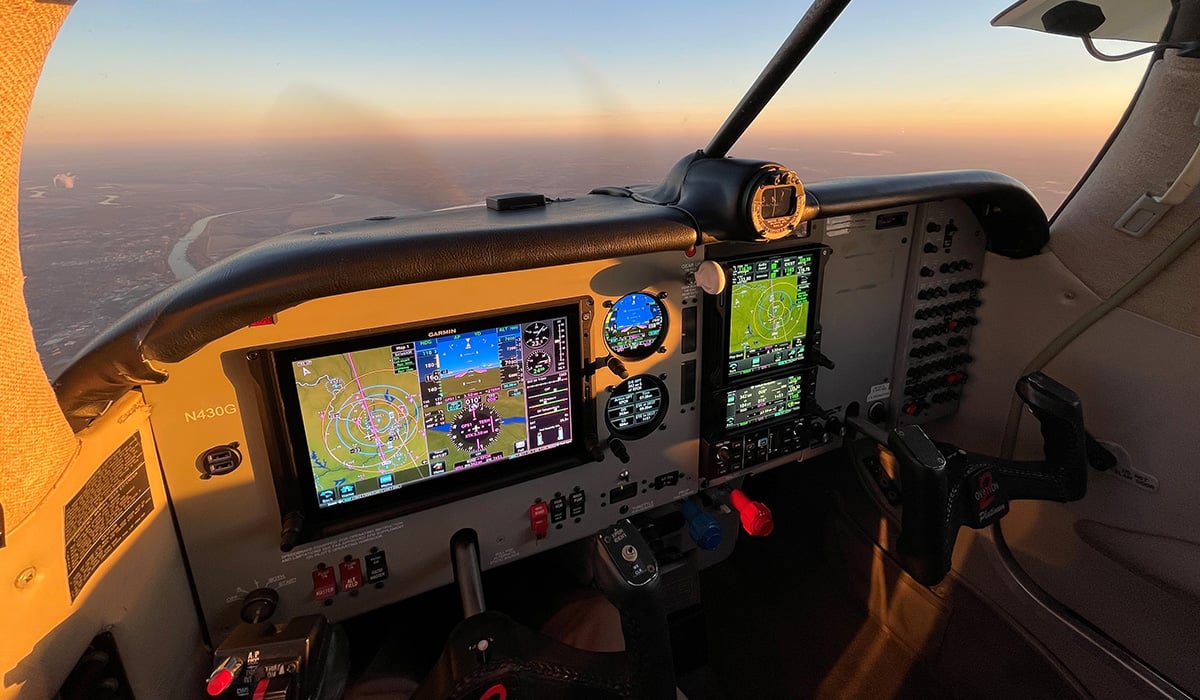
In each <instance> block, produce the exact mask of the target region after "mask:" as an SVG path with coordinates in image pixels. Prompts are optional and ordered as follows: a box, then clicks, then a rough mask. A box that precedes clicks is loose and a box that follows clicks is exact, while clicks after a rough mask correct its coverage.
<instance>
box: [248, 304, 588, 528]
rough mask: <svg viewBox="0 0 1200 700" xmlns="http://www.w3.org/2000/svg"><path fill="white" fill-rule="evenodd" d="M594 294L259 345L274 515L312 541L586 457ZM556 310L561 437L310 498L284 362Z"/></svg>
mask: <svg viewBox="0 0 1200 700" xmlns="http://www.w3.org/2000/svg"><path fill="white" fill-rule="evenodd" d="M593 305H594V302H593V301H592V299H591V298H590V297H577V298H574V299H566V300H559V301H555V302H550V303H548V304H538V305H534V306H522V307H515V308H509V309H504V310H499V311H488V312H486V313H479V314H470V315H464V316H455V317H450V318H443V319H438V320H437V321H436V322H433V323H430V322H428V321H424V322H420V323H415V324H405V325H401V326H395V327H390V328H386V329H372V330H371V331H369V332H367V333H364V334H355V335H352V336H334V337H327V338H321V339H315V340H307V341H305V342H303V343H298V344H289V345H283V346H274V347H271V348H264V349H263V350H261V351H260V352H258V353H257V354H258V356H259V358H260V359H259V361H260V362H261V363H263V364H264V365H265V366H263V367H261V368H260V372H259V376H260V377H261V378H262V379H263V380H265V381H264V384H265V385H266V386H265V390H266V391H265V394H266V398H267V399H268V400H267V401H266V402H265V403H266V404H267V405H266V408H267V409H268V413H269V414H270V415H269V416H268V418H270V421H269V423H273V424H274V427H275V430H274V431H273V432H272V433H271V434H274V435H278V436H279V443H280V444H279V445H278V449H277V450H275V452H276V455H277V458H276V459H273V460H272V465H271V466H272V471H273V473H274V476H275V488H276V497H277V499H278V501H279V506H280V518H281V522H283V521H286V520H287V519H288V518H289V516H294V515H295V514H297V513H298V514H299V515H300V516H301V518H302V522H303V526H302V528H301V534H300V537H299V541H300V542H306V541H312V540H315V539H320V538H322V537H327V536H330V535H334V534H337V533H339V532H345V531H347V530H351V529H354V528H357V527H363V526H366V525H370V524H372V523H376V522H379V521H381V520H386V519H389V518H394V517H397V516H401V515H407V514H409V513H414V512H417V511H420V510H425V509H428V508H433V507H436V506H439V505H443V504H446V503H450V502H453V501H457V500H460V499H463V498H469V497H471V496H475V495H479V494H481V493H485V492H487V491H490V490H492V489H496V488H501V487H504V486H509V485H512V484H516V483H520V482H522V481H526V480H528V479H533V478H537V477H539V476H544V475H546V474H551V473H554V472H556V471H560V470H562V469H568V468H571V467H575V466H578V465H580V464H583V463H585V462H587V461H591V460H592V456H591V453H590V452H589V450H588V449H587V448H586V445H587V444H589V443H594V442H595V440H596V427H595V418H594V407H593V406H592V402H591V398H590V397H591V385H590V380H589V375H588V372H587V367H588V365H589V363H590V361H591V323H590V321H591V319H592V317H593V315H594V314H593V313H592V308H593ZM556 317H565V318H566V319H567V332H568V335H569V340H570V342H569V344H568V361H569V369H570V393H571V402H572V416H571V434H572V440H571V441H570V442H568V443H566V444H564V445H560V446H558V447H554V448H551V449H548V450H545V451H542V452H535V453H532V454H528V455H525V456H523V457H521V458H519V459H516V460H513V459H502V460H497V461H495V462H490V463H488V464H482V465H480V466H478V467H473V468H471V469H467V470H464V471H462V472H456V473H447V474H444V475H441V476H438V477H436V478H432V479H425V480H422V481H417V482H410V483H409V484H408V485H405V486H402V487H400V488H396V489H393V490H390V491H385V492H381V493H375V494H373V495H371V496H369V497H366V498H360V499H355V500H352V501H348V502H345V503H339V504H337V505H334V506H328V507H325V508H322V507H320V506H319V505H318V500H317V489H316V484H315V482H314V481H313V478H312V473H311V466H310V463H309V461H308V447H307V440H306V434H305V432H304V424H303V417H302V415H301V414H300V412H299V408H298V407H299V396H298V393H297V392H296V388H295V376H294V375H293V374H292V363H293V362H294V361H296V360H304V359H309V358H315V357H324V356H328V355H336V354H340V353H345V352H353V351H356V350H365V349H369V348H375V347H381V346H384V345H396V344H399V343H404V342H411V341H415V340H424V339H428V338H430V337H435V336H437V335H443V334H446V333H445V331H447V330H449V329H453V332H455V333H469V332H471V331H476V330H482V329H487V328H495V327H500V326H507V325H513V324H520V323H528V322H530V321H539V320H547V319H552V318H556Z"/></svg>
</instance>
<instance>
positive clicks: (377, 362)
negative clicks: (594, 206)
mask: <svg viewBox="0 0 1200 700" xmlns="http://www.w3.org/2000/svg"><path fill="white" fill-rule="evenodd" d="M584 304H586V305H588V306H590V304H591V301H590V300H586V301H585V300H576V301H575V302H574V303H569V304H565V305H556V306H553V307H541V308H539V309H525V310H517V311H514V312H511V313H503V314H490V315H488V316H484V317H475V318H465V319H448V320H444V321H441V322H439V323H438V324H437V326H435V327H428V326H426V327H421V328H411V329H398V330H395V331H391V332H385V333H378V334H372V335H370V336H365V337H358V338H351V339H342V340H333V341H329V342H321V343H316V344H307V345H304V346H300V347H289V348H284V349H277V350H273V351H271V352H269V353H268V355H269V356H270V361H271V362H272V364H273V366H274V378H275V380H276V387H277V389H276V390H277V396H278V401H277V404H278V406H277V408H278V409H279V412H280V419H281V422H282V424H283V425H284V426H285V427H286V432H287V434H288V438H289V447H290V450H289V456H290V459H284V460H277V461H281V462H282V464H283V466H285V468H284V469H282V470H279V469H277V470H276V471H277V473H279V474H281V475H282V477H283V479H282V482H281V486H282V488H281V489H277V490H280V491H281V495H280V501H281V506H282V505H283V503H284V500H285V499H284V497H283V495H282V494H283V493H290V494H291V496H292V499H291V501H292V502H290V503H289V505H288V506H285V507H284V510H285V514H286V509H287V508H289V507H291V508H297V509H298V510H299V511H300V512H302V513H306V514H307V516H308V517H309V518H313V517H315V518H317V519H318V520H320V521H322V522H326V523H331V522H336V521H338V520H340V519H341V517H342V514H345V515H346V517H350V516H351V515H352V514H361V513H364V512H366V511H367V510H371V511H380V512H382V511H387V513H386V515H392V514H394V512H395V511H396V509H397V507H399V508H400V509H401V510H404V511H412V510H416V509H418V508H421V507H427V506H429V505H434V504H436V503H438V502H444V501H445V500H448V499H452V498H458V497H463V496H464V495H469V494H470V493H471V492H473V491H474V490H475V489H477V488H479V487H490V486H495V485H497V484H500V483H512V482H515V481H519V480H522V479H524V478H531V477H532V476H536V475H540V474H542V473H546V472H547V471H549V470H553V469H555V468H559V467H562V466H570V465H571V464H578V463H580V462H581V461H583V460H584V459H585V457H584V454H583V450H582V448H581V447H580V444H581V440H580V438H581V433H588V434H590V433H594V430H595V429H594V427H593V426H592V425H590V424H591V423H593V422H594V420H593V419H592V418H591V411H590V409H589V406H588V404H587V403H586V402H585V399H584V397H585V396H586V391H585V386H584V385H585V381H586V377H585V372H584V365H585V360H584V356H585V354H586V348H585V347H584V346H585V343H584V342H583V336H582V334H581V323H582V318H583V317H584V314H581V312H580V306H581V305H584ZM586 317H587V318H590V317H591V316H590V313H588V314H587V315H586ZM277 481H278V480H277Z"/></svg>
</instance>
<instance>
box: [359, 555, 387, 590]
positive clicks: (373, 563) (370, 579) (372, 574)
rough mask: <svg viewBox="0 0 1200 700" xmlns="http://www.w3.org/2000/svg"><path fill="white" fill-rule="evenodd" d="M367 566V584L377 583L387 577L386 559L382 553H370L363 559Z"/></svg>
mask: <svg viewBox="0 0 1200 700" xmlns="http://www.w3.org/2000/svg"><path fill="white" fill-rule="evenodd" d="M363 562H364V563H365V564H366V566H367V583H379V582H380V581H383V580H384V579H386V578H387V577H388V566H387V557H386V556H384V554H383V552H371V553H370V554H368V555H367V556H365V557H363Z"/></svg>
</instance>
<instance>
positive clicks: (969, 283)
mask: <svg viewBox="0 0 1200 700" xmlns="http://www.w3.org/2000/svg"><path fill="white" fill-rule="evenodd" d="M948 289H949V290H950V293H951V294H961V293H963V292H973V291H975V290H977V289H983V280H963V281H962V282H951V283H950V286H949V287H948Z"/></svg>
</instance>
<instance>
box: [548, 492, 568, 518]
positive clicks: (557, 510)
mask: <svg viewBox="0 0 1200 700" xmlns="http://www.w3.org/2000/svg"><path fill="white" fill-rule="evenodd" d="M566 519H567V499H566V498H563V497H562V496H555V497H554V498H551V499H550V522H552V523H561V522H562V521H564V520H566Z"/></svg>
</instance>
